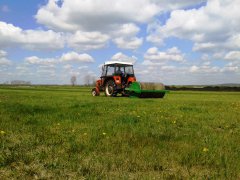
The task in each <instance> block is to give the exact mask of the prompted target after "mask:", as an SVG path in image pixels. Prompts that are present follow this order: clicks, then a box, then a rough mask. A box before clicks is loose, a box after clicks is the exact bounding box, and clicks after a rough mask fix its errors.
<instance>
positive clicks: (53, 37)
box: [0, 21, 64, 50]
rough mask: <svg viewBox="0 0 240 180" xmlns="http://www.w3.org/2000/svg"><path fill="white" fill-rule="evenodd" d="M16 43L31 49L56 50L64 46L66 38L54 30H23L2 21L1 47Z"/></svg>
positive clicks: (0, 28) (0, 24) (0, 30)
mask: <svg viewBox="0 0 240 180" xmlns="http://www.w3.org/2000/svg"><path fill="white" fill-rule="evenodd" d="M16 45H19V46H20V47H24V48H26V49H31V50H56V49H61V48H63V47H64V38H63V36H62V34H61V33H56V32H54V31H52V30H48V31H43V30H22V29H21V28H19V27H15V26H14V25H12V24H7V23H5V22H2V21H0V47H8V46H16Z"/></svg>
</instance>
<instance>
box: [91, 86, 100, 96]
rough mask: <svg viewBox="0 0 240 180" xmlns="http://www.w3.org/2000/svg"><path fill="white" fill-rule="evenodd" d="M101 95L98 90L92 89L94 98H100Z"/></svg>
mask: <svg viewBox="0 0 240 180" xmlns="http://www.w3.org/2000/svg"><path fill="white" fill-rule="evenodd" d="M99 95H100V94H99V92H98V91H97V89H96V88H93V89H92V96H99Z"/></svg>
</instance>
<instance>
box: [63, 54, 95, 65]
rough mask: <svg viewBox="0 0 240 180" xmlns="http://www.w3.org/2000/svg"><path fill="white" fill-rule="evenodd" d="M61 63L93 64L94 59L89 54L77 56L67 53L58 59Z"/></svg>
mask: <svg viewBox="0 0 240 180" xmlns="http://www.w3.org/2000/svg"><path fill="white" fill-rule="evenodd" d="M60 61H62V62H88V63H89V62H94V59H93V57H92V56H90V55H89V54H86V53H84V54H78V53H76V52H73V51H72V52H68V53H65V54H63V55H62V57H61V58H60Z"/></svg>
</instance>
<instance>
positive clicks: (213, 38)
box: [0, 0, 240, 84]
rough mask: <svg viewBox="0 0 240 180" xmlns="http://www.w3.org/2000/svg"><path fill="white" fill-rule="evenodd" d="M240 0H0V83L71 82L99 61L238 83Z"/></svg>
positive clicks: (148, 75) (153, 76)
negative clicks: (72, 77) (131, 64)
mask: <svg viewBox="0 0 240 180" xmlns="http://www.w3.org/2000/svg"><path fill="white" fill-rule="evenodd" d="M239 9H240V4H239V2H238V0H209V1H206V0H195V1H190V0H182V1H173V0H172V1H164V0H158V1H157V0H131V1H127V0H116V1H114V0H84V1H83V0H32V1H29V0H21V1H14V0H1V1H0V83H4V82H7V81H8V82H10V81H12V80H25V81H31V82H32V83H33V84H70V78H71V76H73V75H75V76H77V82H78V84H83V83H84V81H85V77H86V76H90V77H92V79H94V78H97V77H99V75H100V68H99V67H100V66H101V64H103V63H104V61H108V60H117V61H128V62H129V61H130V62H133V63H134V66H135V73H136V76H137V79H138V80H139V81H151V82H163V83H164V84H219V83H240V67H239V65H240V58H239V57H240V21H239V19H240V14H239V12H238V11H239Z"/></svg>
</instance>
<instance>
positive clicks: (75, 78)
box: [71, 76, 77, 86]
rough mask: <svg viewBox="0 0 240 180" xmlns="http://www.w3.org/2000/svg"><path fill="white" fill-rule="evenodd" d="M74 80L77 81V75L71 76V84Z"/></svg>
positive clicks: (73, 83)
mask: <svg viewBox="0 0 240 180" xmlns="http://www.w3.org/2000/svg"><path fill="white" fill-rule="evenodd" d="M76 82H77V77H76V76H72V77H71V84H72V86H75V85H76Z"/></svg>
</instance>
